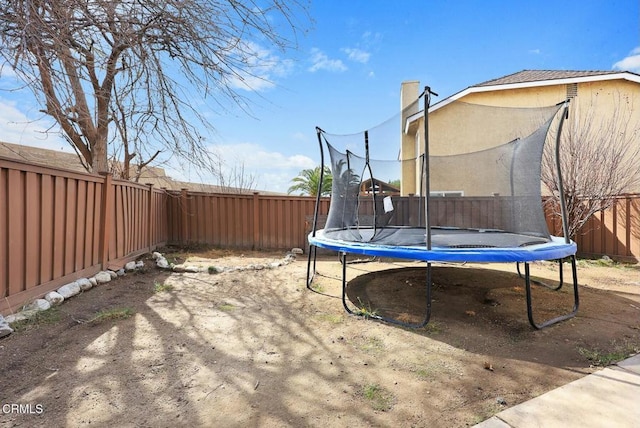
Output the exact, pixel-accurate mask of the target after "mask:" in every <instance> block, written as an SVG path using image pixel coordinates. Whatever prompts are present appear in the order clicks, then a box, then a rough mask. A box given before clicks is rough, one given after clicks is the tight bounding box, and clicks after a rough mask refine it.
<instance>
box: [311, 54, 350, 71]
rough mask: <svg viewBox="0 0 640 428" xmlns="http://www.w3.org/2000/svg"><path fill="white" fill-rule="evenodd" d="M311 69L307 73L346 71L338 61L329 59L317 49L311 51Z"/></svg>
mask: <svg viewBox="0 0 640 428" xmlns="http://www.w3.org/2000/svg"><path fill="white" fill-rule="evenodd" d="M311 63H312V65H311V67H309V69H308V70H309V71H310V72H312V73H315V72H316V71H318V70H326V71H335V72H342V71H346V70H347V66H346V65H344V63H343V62H342V61H341V60H339V59H331V58H329V57H328V56H327V54H325V53H324V52H322V51H321V50H320V49H318V48H313V49H311Z"/></svg>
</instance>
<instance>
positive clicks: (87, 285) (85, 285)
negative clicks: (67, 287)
mask: <svg viewBox="0 0 640 428" xmlns="http://www.w3.org/2000/svg"><path fill="white" fill-rule="evenodd" d="M76 282H77V283H78V285H79V286H80V290H82V291H86V290H89V289H91V288H92V287H93V284H91V281H89V280H88V279H87V278H80V279H78V280H77V281H76Z"/></svg>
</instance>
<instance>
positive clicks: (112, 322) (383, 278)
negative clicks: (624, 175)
mask: <svg viewBox="0 0 640 428" xmlns="http://www.w3.org/2000/svg"><path fill="white" fill-rule="evenodd" d="M165 251H167V252H166V253H165V255H167V257H168V258H169V260H170V261H173V262H177V263H179V262H182V261H184V259H186V258H190V260H191V261H190V263H198V264H199V265H200V266H203V267H205V268H208V267H209V266H215V267H222V266H235V267H240V266H245V267H246V266H249V265H256V264H261V265H264V264H268V263H270V262H273V261H276V260H279V259H281V258H282V257H283V254H280V253H278V254H274V253H270V254H262V253H245V254H243V255H241V254H239V253H230V252H222V251H200V252H198V253H196V252H192V253H169V252H168V251H169V249H166V250H165ZM147 266H148V268H145V269H144V270H143V271H142V272H138V273H133V274H127V275H126V276H125V277H122V278H120V279H117V280H115V281H112V282H111V283H108V284H105V285H102V286H98V287H96V288H94V289H92V290H89V291H87V292H85V293H83V294H81V295H79V296H76V297H74V298H72V299H70V300H69V301H68V302H66V303H65V304H63V305H62V306H59V307H57V308H55V309H53V310H50V311H47V312H48V313H43V315H42V316H40V317H38V319H37V320H36V321H31V322H28V323H25V324H23V325H20V326H15V327H16V330H17V331H16V332H14V333H13V334H12V335H10V336H7V337H6V338H3V339H1V340H0V373H1V377H0V404H1V405H3V409H5V410H7V409H9V408H7V407H6V406H5V405H7V404H21V405H28V406H30V407H29V409H30V410H31V414H28V413H29V412H27V414H24V413H22V414H18V413H12V412H6V411H3V412H2V413H0V426H2V427H36V426H47V427H62V426H69V427H79V426H91V427H96V426H97V427H116V426H117V427H176V426H188V427H194V426H203V427H235V426H238V427H305V426H308V427H345V426H363V427H364V426H381V427H384V426H389V427H426V426H433V427H445V426H446V427H464V426H470V425H473V424H476V423H478V422H481V421H483V420H485V419H487V418H489V417H491V416H492V415H493V414H495V413H496V412H499V411H501V410H503V409H505V408H506V407H510V406H513V405H516V404H518V403H520V402H523V401H525V400H528V399H530V398H533V397H535V396H537V395H540V394H542V393H544V392H546V391H549V390H551V389H553V388H556V387H558V386H560V385H563V384H565V383H568V382H570V381H572V380H575V379H577V378H580V377H582V376H585V375H586V374H588V373H591V372H593V371H594V370H597V369H598V367H597V366H598V365H606V364H608V363H610V362H611V361H615V360H616V359H621V358H623V357H625V356H627V355H629V354H632V353H634V352H638V351H639V350H640V270H639V268H638V266H626V267H625V266H621V265H612V266H606V265H604V266H603V265H602V264H601V263H598V262H586V261H581V262H580V263H579V268H578V269H579V270H578V275H579V283H580V293H581V295H580V298H581V306H580V310H579V313H578V316H577V317H575V318H573V319H572V320H569V321H566V322H563V323H560V324H558V325H555V326H552V327H550V328H547V329H544V330H540V331H536V330H534V329H532V328H531V327H530V326H529V324H528V321H527V316H526V307H525V296H524V284H523V281H522V280H521V279H519V278H518V276H517V274H516V273H515V266H514V265H497V264H492V265H471V264H467V265H462V266H461V265H457V266H455V267H454V266H452V265H438V266H437V268H436V269H435V271H434V283H435V289H434V294H433V298H434V301H433V312H432V317H431V322H430V323H429V324H428V325H427V326H426V327H425V328H422V329H418V330H411V329H405V328H401V327H397V326H393V325H389V324H385V323H382V322H378V321H372V320H366V319H362V318H359V317H355V316H350V315H347V314H346V313H345V312H344V311H343V309H342V304H341V302H340V299H339V296H340V281H339V278H340V265H339V262H338V260H337V258H336V257H323V258H321V260H319V262H318V276H317V277H316V280H315V281H314V287H315V290H316V292H313V291H309V290H307V289H306V287H305V275H306V267H307V263H306V257H304V256H301V257H299V258H298V260H297V261H295V262H293V263H290V264H288V265H285V266H281V267H278V268H273V269H260V270H257V269H248V270H244V271H235V272H222V273H217V274H209V273H208V272H203V273H169V272H165V271H160V270H157V269H156V268H155V267H153V268H152V267H151V266H152V264H151V262H150V261H148V262H147ZM555 269H557V266H556V265H555V264H553V263H538V264H535V265H534V266H533V267H532V274H533V275H535V276H536V277H538V278H548V279H553V278H555V277H556V276H557V273H556V272H555ZM385 270H387V271H385ZM380 271H382V272H380ZM567 272H568V270H567ZM348 276H349V278H355V277H360V278H359V279H358V281H356V282H354V283H352V287H351V289H350V291H349V294H350V296H351V298H352V299H353V300H354V301H355V302H356V303H358V301H359V300H360V301H361V302H362V303H363V304H364V307H365V308H366V309H367V310H369V311H372V312H377V313H383V312H385V311H394V310H396V311H398V310H400V311H401V312H402V316H405V317H412V316H415V315H416V314H413V313H412V311H414V310H415V309H414V308H416V307H418V305H416V304H415V302H416V300H417V299H419V297H418V296H419V294H420V292H421V285H422V284H423V280H424V267H423V266H421V265H420V264H418V263H400V262H397V261H394V262H391V261H375V262H367V263H357V264H350V265H349V269H348ZM569 289H570V287H564V288H563V289H562V290H561V291H559V292H553V291H549V290H547V289H544V288H541V287H534V299H535V300H534V304H535V305H536V306H535V310H536V314H537V315H539V316H540V317H544V316H546V314H548V313H551V312H553V311H556V310H566V309H568V308H570V306H571V303H572V300H571V296H570V293H569V292H568V290H569ZM380 293H382V294H380ZM394 308H395V309H394ZM549 311H551V312H549ZM23 409H25V407H23Z"/></svg>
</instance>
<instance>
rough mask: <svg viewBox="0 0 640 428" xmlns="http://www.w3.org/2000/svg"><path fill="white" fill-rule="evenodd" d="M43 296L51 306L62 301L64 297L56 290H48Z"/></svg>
mask: <svg viewBox="0 0 640 428" xmlns="http://www.w3.org/2000/svg"><path fill="white" fill-rule="evenodd" d="M44 298H45V299H46V300H47V301H48V302H49V303H51V306H56V305H59V304H61V303H62V302H64V297H63V296H62V294H60V293H58V292H57V291H49V292H48V293H47V294H45V295H44Z"/></svg>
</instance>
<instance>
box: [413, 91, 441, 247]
mask: <svg viewBox="0 0 640 428" xmlns="http://www.w3.org/2000/svg"><path fill="white" fill-rule="evenodd" d="M431 95H435V96H438V94H436V93H435V92H433V91H431V88H430V87H429V86H425V87H424V92H423V93H422V95H421V96H424V121H423V123H424V160H423V162H422V177H421V178H420V184H422V181H423V179H424V215H425V219H424V224H425V228H426V240H427V250H431V220H430V219H429V198H430V195H431V183H430V180H431V177H430V174H429V106H430V104H431ZM418 98H420V97H418Z"/></svg>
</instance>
